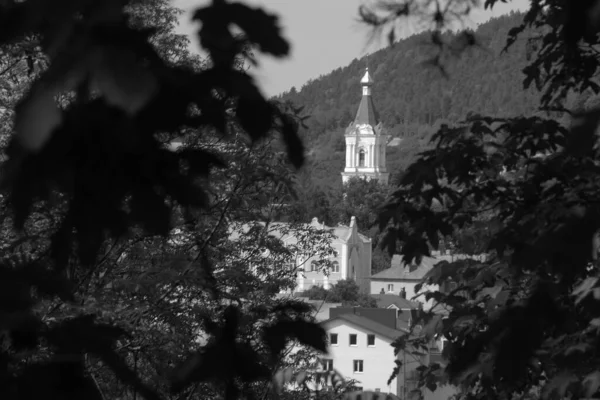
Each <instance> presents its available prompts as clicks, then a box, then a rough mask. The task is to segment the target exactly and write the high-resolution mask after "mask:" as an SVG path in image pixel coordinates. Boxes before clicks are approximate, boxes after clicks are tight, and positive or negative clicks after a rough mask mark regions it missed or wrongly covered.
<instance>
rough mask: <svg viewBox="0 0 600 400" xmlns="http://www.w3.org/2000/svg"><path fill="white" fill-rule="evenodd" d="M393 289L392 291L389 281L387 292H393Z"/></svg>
mask: <svg viewBox="0 0 600 400" xmlns="http://www.w3.org/2000/svg"><path fill="white" fill-rule="evenodd" d="M393 291H394V285H393V284H391V283H390V284H389V285H388V292H393Z"/></svg>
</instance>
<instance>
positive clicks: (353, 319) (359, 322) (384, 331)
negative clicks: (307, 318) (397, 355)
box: [321, 314, 405, 340]
mask: <svg viewBox="0 0 600 400" xmlns="http://www.w3.org/2000/svg"><path fill="white" fill-rule="evenodd" d="M335 320H343V321H345V322H348V323H351V324H353V325H356V326H359V327H361V328H363V329H366V330H368V331H370V332H373V333H375V334H377V335H379V336H383V337H385V338H388V339H390V340H395V339H396V338H398V337H399V336H401V335H403V334H404V333H405V332H404V331H401V330H398V329H392V328H389V327H387V326H385V325H383V324H380V323H379V322H375V321H373V320H372V319H369V318H367V317H363V316H360V315H355V314H340V315H337V316H336V317H334V318H330V319H328V320H326V321H323V322H322V323H321V324H322V325H326V324H328V323H330V322H333V321H335Z"/></svg>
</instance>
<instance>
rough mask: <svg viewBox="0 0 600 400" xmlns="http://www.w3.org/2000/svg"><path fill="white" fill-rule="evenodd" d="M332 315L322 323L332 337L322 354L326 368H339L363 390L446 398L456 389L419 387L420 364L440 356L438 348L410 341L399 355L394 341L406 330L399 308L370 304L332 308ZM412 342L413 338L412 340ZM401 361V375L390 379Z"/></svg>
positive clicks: (427, 398) (428, 399) (427, 399)
mask: <svg viewBox="0 0 600 400" xmlns="http://www.w3.org/2000/svg"><path fill="white" fill-rule="evenodd" d="M329 311H330V318H329V319H328V320H326V321H323V322H322V323H321V326H323V328H324V329H325V331H326V332H327V335H328V338H329V347H328V352H329V353H328V354H327V355H323V356H322V357H321V363H322V366H323V369H326V370H334V369H335V370H336V371H337V372H338V373H339V374H340V375H342V376H343V377H344V378H345V379H353V380H355V381H357V386H359V387H360V388H362V389H363V390H368V391H375V392H382V393H391V394H393V395H396V396H398V397H399V398H400V399H403V400H404V399H412V398H420V399H425V400H445V399H448V397H450V396H452V395H453V394H455V393H456V389H455V388H453V387H451V386H442V387H439V388H438V390H436V391H435V392H431V391H429V390H428V389H425V388H423V389H418V373H417V368H418V367H419V366H421V365H428V364H429V363H430V362H432V361H434V360H433V359H436V361H437V359H439V358H440V356H439V351H437V349H435V350H436V351H435V353H433V354H432V352H431V351H427V350H425V351H422V350H421V351H417V349H415V348H412V346H410V344H408V346H409V347H408V349H409V351H408V352H407V353H405V352H403V351H400V352H398V354H397V355H394V352H393V351H392V349H391V344H392V343H393V342H394V340H396V339H397V338H399V337H401V336H404V335H406V334H407V330H405V329H397V327H396V312H395V311H396V310H393V309H378V308H377V309H369V308H331V309H330V310H329ZM409 342H410V340H409ZM396 360H399V361H401V362H402V366H401V367H400V370H399V373H398V375H397V376H396V377H395V378H394V379H392V380H391V382H390V384H389V385H388V380H389V378H390V376H391V374H392V370H393V369H394V367H395V366H396Z"/></svg>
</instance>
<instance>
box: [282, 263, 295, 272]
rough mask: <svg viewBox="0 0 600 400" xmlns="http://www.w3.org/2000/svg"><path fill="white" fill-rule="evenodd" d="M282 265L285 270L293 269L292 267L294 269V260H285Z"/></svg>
mask: <svg viewBox="0 0 600 400" xmlns="http://www.w3.org/2000/svg"><path fill="white" fill-rule="evenodd" d="M283 267H284V269H285V270H287V271H291V270H294V269H296V262H295V261H288V262H286V263H284V264H283Z"/></svg>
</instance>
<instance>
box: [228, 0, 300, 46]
mask: <svg viewBox="0 0 600 400" xmlns="http://www.w3.org/2000/svg"><path fill="white" fill-rule="evenodd" d="M224 12H227V14H228V16H229V17H230V18H231V22H232V23H234V24H236V25H237V26H239V27H240V28H242V30H243V31H244V33H245V34H246V37H247V39H248V40H249V41H251V42H253V43H255V44H256V45H257V46H258V48H259V50H260V51H262V52H264V53H268V54H271V55H273V56H275V57H283V56H286V55H287V54H288V53H289V51H290V45H289V44H288V43H287V41H286V40H285V39H284V38H283V37H282V36H281V33H280V29H279V26H278V24H277V17H276V16H274V15H270V14H267V13H266V12H265V11H263V10H262V9H261V8H251V7H248V6H247V5H245V4H242V3H231V4H229V6H228V10H226V11H224Z"/></svg>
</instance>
